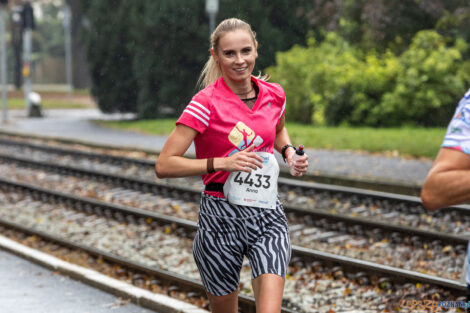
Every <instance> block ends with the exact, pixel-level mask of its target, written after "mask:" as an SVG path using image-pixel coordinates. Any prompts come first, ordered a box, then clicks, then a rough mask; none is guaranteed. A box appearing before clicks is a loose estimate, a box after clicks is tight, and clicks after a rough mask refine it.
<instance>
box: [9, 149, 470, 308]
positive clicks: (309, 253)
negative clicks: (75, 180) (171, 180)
mask: <svg viewBox="0 0 470 313" xmlns="http://www.w3.org/2000/svg"><path fill="white" fill-rule="evenodd" d="M1 145H2V143H1V142H0V146H1ZM11 146H14V145H13V144H12V145H11ZM21 149H24V148H21ZM27 149H36V147H33V148H31V147H28V148H27ZM36 150H40V149H36ZM62 150H63V149H62ZM41 151H45V150H41ZM2 152H3V150H2ZM48 153H49V152H48ZM52 153H53V154H57V152H56V151H53V152H52ZM60 153H61V154H62V155H63V156H64V155H67V156H70V153H69V152H68V151H61V152H60ZM79 158H82V159H90V158H93V159H97V160H100V161H98V162H101V163H110V162H111V163H112V164H113V165H114V166H116V167H117V168H120V167H123V166H126V165H124V164H126V163H127V164H130V165H127V166H129V167H142V168H143V171H147V172H148V171H152V173H153V162H152V163H151V165H150V162H149V161H146V162H141V163H140V165H137V163H132V162H130V161H129V160H128V159H125V160H124V161H121V160H120V159H122V158H115V157H113V158H111V159H108V161H106V158H104V159H103V158H100V157H99V155H96V154H91V155H90V154H89V153H87V154H86V155H84V154H81V156H80V157H79ZM0 160H1V161H0V162H1V163H5V164H6V163H9V164H16V165H21V166H26V167H28V168H35V169H41V170H45V171H47V172H55V173H59V174H60V175H73V176H75V177H82V178H88V179H90V180H94V181H101V182H105V183H111V184H115V185H118V186H122V188H128V189H134V190H137V191H140V192H144V193H145V192H151V193H154V194H158V195H161V196H165V197H173V198H177V199H181V200H185V201H198V199H199V197H200V189H198V185H197V183H192V182H191V183H190V186H177V185H172V186H169V185H168V184H165V183H158V182H157V183H156V182H152V181H149V180H148V179H139V178H136V177H135V176H138V175H127V176H124V175H117V174H110V173H107V172H102V173H100V172H99V171H97V170H93V171H90V170H85V169H83V168H79V167H76V166H73V167H72V166H67V165H58V164H57V163H60V162H56V163H52V162H50V161H49V162H47V161H34V160H30V159H27V158H24V157H23V158H18V157H12V156H11V155H9V154H5V153H2V154H1V155H0ZM140 161H142V160H139V162H140ZM72 162H73V161H72ZM69 163H70V160H69ZM142 164H143V165H142ZM0 165H1V164H0ZM150 166H151V167H152V168H151V169H150V168H149V167H150ZM132 176H134V177H132ZM1 184H2V185H3V184H4V185H5V186H10V187H8V188H14V189H21V190H26V189H27V188H33V189H34V188H36V187H34V186H30V185H28V184H21V183H19V184H18V183H17V182H12V181H8V180H4V181H2V182H1ZM279 190H280V192H281V194H282V193H284V196H282V197H283V198H284V200H287V201H289V203H291V202H295V201H293V199H294V200H295V199H296V198H299V197H301V196H305V195H306V198H307V200H301V201H298V202H299V203H297V204H295V205H291V204H289V205H286V206H285V209H286V212H287V213H288V215H289V218H290V219H291V220H302V219H304V220H305V219H307V220H308V219H310V221H311V225H310V226H322V227H324V228H323V229H322V230H323V231H325V228H326V227H327V225H328V227H329V228H330V229H327V230H328V231H330V233H334V232H336V231H338V230H339V231H348V232H351V231H352V230H353V231H354V232H356V233H367V235H368V236H374V232H375V235H377V236H379V237H382V238H385V237H390V238H391V239H392V241H397V242H399V241H406V242H408V243H409V242H414V243H415V244H416V242H421V241H422V242H428V243H429V245H430V246H431V245H440V246H441V247H443V246H444V245H452V246H459V245H460V246H462V245H465V244H466V242H467V240H468V239H467V238H463V237H462V236H458V235H456V234H454V233H452V232H451V231H447V229H444V230H445V231H440V230H439V231H436V230H429V229H426V227H422V229H420V228H416V227H415V225H414V226H413V227H410V226H405V225H400V224H399V223H387V222H383V221H379V220H378V219H377V218H376V219H375V220H374V219H370V218H368V217H360V214H354V212H356V213H357V212H361V211H362V212H363V211H364V210H367V209H368V208H370V207H374V206H376V207H377V204H379V205H382V206H388V207H389V208H392V210H389V212H388V213H387V212H386V213H385V214H390V216H391V215H393V213H395V212H397V211H398V212H400V213H406V214H415V215H416V214H417V215H422V214H424V210H423V208H422V207H421V204H420V202H419V200H418V199H417V198H414V197H408V196H398V195H392V194H386V193H380V192H371V191H364V190H359V189H354V188H345V187H338V186H328V185H321V184H313V183H306V182H298V181H292V180H286V179H281V180H280V186H279ZM28 192H29V193H31V194H33V195H36V196H35V197H37V196H38V195H41V196H40V197H42V198H43V199H45V200H47V201H56V200H54V199H59V198H60V199H65V198H64V196H66V197H69V198H68V200H60V201H63V202H65V203H68V204H71V203H75V202H74V201H78V202H81V203H82V204H81V205H78V208H79V209H80V208H82V209H80V210H85V211H86V212H89V213H91V212H94V211H96V212H97V214H105V213H103V212H108V213H106V214H108V215H109V212H110V211H109V210H110V208H109V207H108V208H106V205H109V204H106V203H104V202H100V201H96V200H93V199H85V200H84V199H74V197H73V196H72V197H70V195H65V194H61V193H57V192H53V191H52V192H51V191H50V190H49V191H48V190H46V189H41V188H39V189H36V190H33V191H28ZM309 197H310V199H311V198H314V199H315V202H316V203H315V204H317V205H318V204H319V203H320V202H325V203H323V204H322V203H320V204H322V205H324V206H328V205H329V204H330V203H333V204H336V205H335V207H334V209H333V210H324V209H315V208H312V207H308V204H309V201H308V199H309ZM328 199H329V200H328ZM345 199H346V202H349V203H352V205H350V207H352V209H355V211H354V210H353V211H352V213H351V212H346V213H344V212H339V211H340V210H338V205H337V204H338V203H341V202H344V201H345ZM83 201H85V202H83ZM87 201H88V202H87ZM361 202H362V203H365V205H363V206H357V204H358V203H361ZM320 207H321V205H320ZM116 208H120V209H124V211H119V210H118V211H113V212H118V213H112V214H111V216H112V215H113V214H114V215H116V214H117V215H116V216H121V218H122V216H126V217H128V219H131V220H132V218H130V217H129V216H134V219H136V218H137V219H149V218H150V219H152V221H156V220H157V219H159V218H161V220H159V221H160V222H159V223H167V224H171V225H178V226H177V227H178V228H179V229H185V230H186V231H189V232H194V230H195V228H194V227H195V224H194V221H188V220H185V219H182V218H180V219H178V218H174V217H169V216H165V215H162V214H158V213H155V212H149V211H147V210H135V209H133V208H128V207H125V206H116V207H115V208H114V209H113V210H115V209H116ZM129 210H130V211H129ZM468 212H469V210H468V207H466V206H460V207H453V208H449V209H448V211H447V212H446V214H445V215H444V214H443V215H444V216H451V217H452V218H453V219H455V220H459V221H461V224H462V221H463V223H467V222H468V221H469V219H468V217H470V215H469V214H468ZM358 215H359V216H358ZM429 216H431V215H429ZM437 218H439V216H437ZM424 219H429V218H428V217H425V218H424ZM124 220H126V219H124ZM291 225H292V222H291ZM299 225H300V223H299V224H294V225H292V226H293V227H294V229H293V230H291V233H294V232H297V231H299V229H302V230H305V227H304V226H300V227H298V228H299V229H296V228H295V227H296V226H299ZM463 227H466V226H465V224H464V226H463ZM428 228H432V227H428ZM448 228H449V229H451V228H452V226H450V227H448ZM310 229H311V228H310ZM369 230H371V231H372V232H369ZM302 235H304V234H303V233H302ZM337 237H338V235H337V234H334V235H332V237H331V238H333V239H334V238H337ZM459 249H460V250H461V249H462V248H461V247H460V248H459ZM293 252H294V256H293V263H294V264H297V265H296V266H297V267H302V268H305V267H306V264H310V265H311V264H316V265H315V266H316V267H318V266H319V265H318V264H321V265H320V267H322V268H323V267H328V268H329V269H331V273H332V274H331V275H332V276H335V274H334V273H345V276H347V277H348V278H351V279H352V280H355V281H360V280H361V278H360V277H359V276H362V277H368V278H367V280H368V281H373V282H376V283H377V282H379V281H381V284H384V285H387V284H388V283H389V282H390V283H393V284H406V283H409V282H413V283H419V284H430V285H432V286H439V288H443V290H448V291H449V290H450V292H451V294H453V295H460V294H463V293H464V290H465V287H464V286H463V285H461V284H458V283H457V282H455V281H454V280H451V279H442V278H439V277H435V276H432V275H426V274H422V273H416V272H414V271H408V270H400V269H397V268H393V267H387V266H383V265H380V264H374V263H373V262H367V261H360V260H356V259H354V258H348V257H345V256H338V255H335V254H331V253H325V252H324V251H318V250H317V251H314V250H312V249H309V248H305V247H300V246H298V247H295V248H294V251H293ZM316 262H317V263H316ZM307 267H308V266H307ZM353 273H356V274H353ZM357 273H359V274H360V275H357ZM364 273H367V275H365V274H364ZM338 275H340V274H338ZM341 275H342V274H341ZM286 309H287V308H286Z"/></svg>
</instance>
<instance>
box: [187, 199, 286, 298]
mask: <svg viewBox="0 0 470 313" xmlns="http://www.w3.org/2000/svg"><path fill="white" fill-rule="evenodd" d="M193 254H194V259H195V260H196V264H197V267H198V269H199V272H200V274H201V278H202V282H203V284H204V287H205V288H206V290H207V291H208V292H209V293H211V294H213V295H216V296H222V295H226V294H229V293H231V292H233V291H235V290H236V289H237V288H238V285H239V280H240V271H241V268H242V263H243V256H246V257H247V258H248V260H249V261H250V266H251V276H252V278H253V279H254V278H256V277H258V276H259V275H261V274H267V273H271V274H277V275H279V276H281V277H283V278H285V277H286V273H287V266H288V264H289V261H290V257H291V243H290V239H289V231H288V226H287V219H286V216H285V214H284V209H283V207H282V204H281V202H280V201H279V199H277V203H276V209H261V208H255V207H247V206H240V205H234V204H230V203H228V202H227V200H226V199H221V198H216V197H212V196H209V195H207V194H204V193H203V195H202V198H201V207H200V210H199V220H198V231H197V234H196V238H195V239H194V245H193Z"/></svg>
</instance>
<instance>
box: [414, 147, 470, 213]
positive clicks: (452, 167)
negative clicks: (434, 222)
mask: <svg viewBox="0 0 470 313" xmlns="http://www.w3.org/2000/svg"><path fill="white" fill-rule="evenodd" d="M469 200H470V155H468V154H465V153H464V152H461V151H458V150H455V149H451V148H441V149H440V151H439V153H438V155H437V157H436V160H435V161H434V164H433V166H432V168H431V170H430V171H429V174H428V176H427V178H426V181H425V182H424V185H423V187H422V189H421V201H422V202H423V205H424V207H425V208H426V209H428V210H430V211H433V210H438V209H441V208H443V207H446V206H450V205H455V204H460V203H463V202H466V201H469Z"/></svg>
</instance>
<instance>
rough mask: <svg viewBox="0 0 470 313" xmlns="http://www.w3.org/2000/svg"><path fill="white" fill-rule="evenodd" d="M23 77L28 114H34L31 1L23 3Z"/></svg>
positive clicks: (32, 13) (33, 26)
mask: <svg viewBox="0 0 470 313" xmlns="http://www.w3.org/2000/svg"><path fill="white" fill-rule="evenodd" d="M22 15H23V29H24V33H23V49H24V50H23V77H24V85H23V88H24V98H25V103H26V111H27V112H28V116H29V117H31V116H32V105H31V100H30V98H29V96H30V94H31V91H32V85H31V32H32V31H33V29H34V28H35V25H34V12H33V7H32V6H31V3H30V2H26V3H25V4H24V5H23V14H22Z"/></svg>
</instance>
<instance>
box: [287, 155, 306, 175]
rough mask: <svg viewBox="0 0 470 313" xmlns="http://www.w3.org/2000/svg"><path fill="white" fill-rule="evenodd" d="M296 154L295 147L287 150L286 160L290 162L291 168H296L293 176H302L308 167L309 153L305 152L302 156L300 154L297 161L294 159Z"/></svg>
mask: <svg viewBox="0 0 470 313" xmlns="http://www.w3.org/2000/svg"><path fill="white" fill-rule="evenodd" d="M294 154H295V150H294V149H287V150H286V162H287V164H289V168H291V169H294V175H293V176H302V174H303V173H306V172H307V168H308V155H307V153H304V155H302V156H298V157H297V159H296V160H295V162H294V161H293V158H294Z"/></svg>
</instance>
